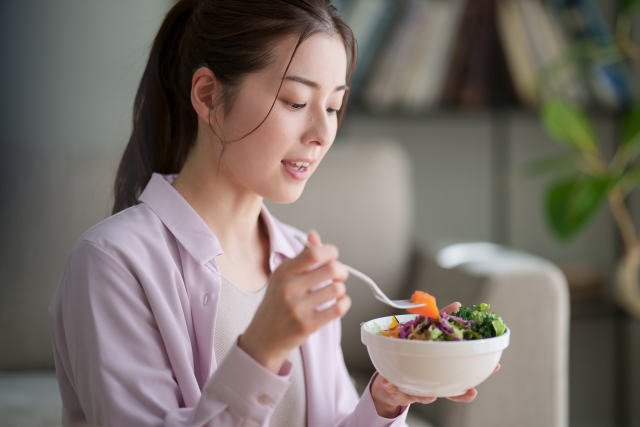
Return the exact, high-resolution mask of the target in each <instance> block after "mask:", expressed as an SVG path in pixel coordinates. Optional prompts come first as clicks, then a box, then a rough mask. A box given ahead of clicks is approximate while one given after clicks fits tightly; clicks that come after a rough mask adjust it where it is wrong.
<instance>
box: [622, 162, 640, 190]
mask: <svg viewBox="0 0 640 427" xmlns="http://www.w3.org/2000/svg"><path fill="white" fill-rule="evenodd" d="M619 184H620V187H621V188H622V190H623V191H624V192H625V193H626V194H628V193H630V192H631V191H632V190H633V189H634V188H635V187H636V186H638V185H640V165H637V166H635V167H634V168H632V169H629V170H628V171H627V172H625V174H624V175H622V178H620V182H619Z"/></svg>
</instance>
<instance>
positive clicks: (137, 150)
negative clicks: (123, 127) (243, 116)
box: [113, 0, 197, 214]
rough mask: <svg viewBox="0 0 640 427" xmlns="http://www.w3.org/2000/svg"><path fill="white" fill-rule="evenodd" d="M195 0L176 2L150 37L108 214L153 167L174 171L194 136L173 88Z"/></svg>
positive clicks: (128, 202) (191, 119)
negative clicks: (144, 66)
mask: <svg viewBox="0 0 640 427" xmlns="http://www.w3.org/2000/svg"><path fill="white" fill-rule="evenodd" d="M196 4H197V0H190V1H179V2H178V3H177V4H176V5H175V6H174V7H173V8H172V9H171V10H170V11H169V13H168V14H167V16H166V18H165V20H164V22H163V24H162V26H161V27H160V30H159V31H158V34H157V36H156V38H155V40H154V41H153V45H152V47H151V52H150V54H149V62H148V63H147V66H146V68H145V70H144V73H143V74H142V80H141V81H140V86H139V87H138V91H137V93H136V97H135V101H134V104H133V131H132V132H131V137H130V138H129V143H128V144H127V148H126V149H125V151H124V154H123V156H122V160H121V161H120V166H119V167H118V172H117V175H116V181H115V188H114V194H115V200H114V206H113V213H114V214H115V213H117V212H120V211H121V210H123V209H126V208H127V207H129V206H133V205H135V204H136V203H137V202H138V196H139V195H140V193H141V192H142V190H144V187H145V186H146V185H147V183H148V182H149V180H150V179H151V174H152V173H153V172H160V173H177V172H179V171H180V169H181V168H182V165H183V164H184V162H185V160H186V157H187V154H188V152H189V149H190V148H191V146H193V143H194V141H195V131H196V130H197V116H196V113H195V111H193V109H192V110H191V112H190V113H191V114H188V113H189V109H188V108H184V104H185V102H186V101H188V100H185V99H184V94H181V93H180V92H179V91H177V90H175V86H176V84H175V83H176V82H177V81H178V80H179V72H178V69H179V64H178V62H179V60H180V53H181V51H182V47H183V46H182V45H183V41H184V35H185V32H186V29H187V23H188V21H189V18H190V17H191V15H192V13H193V10H194V8H195V7H196Z"/></svg>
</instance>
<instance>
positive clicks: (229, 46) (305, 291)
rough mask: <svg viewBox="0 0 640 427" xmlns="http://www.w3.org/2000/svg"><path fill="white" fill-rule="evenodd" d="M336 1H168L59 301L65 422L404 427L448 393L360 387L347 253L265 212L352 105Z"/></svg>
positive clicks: (299, 183) (53, 311)
mask: <svg viewBox="0 0 640 427" xmlns="http://www.w3.org/2000/svg"><path fill="white" fill-rule="evenodd" d="M329 3H330V2H329V0H271V1H265V0H246V1H230V0H202V1H197V0H181V1H178V2H177V3H176V4H175V6H174V7H173V8H172V9H171V10H170V11H169V13H168V15H167V17H166V19H165V21H164V23H163V24H162V26H161V28H160V31H159V33H158V35H157V37H156V39H155V41H154V43H153V46H152V49H151V53H150V58H149V62H148V65H147V67H146V69H145V72H144V75H143V78H142V81H141V84H140V88H139V90H138V93H137V95H136V100H135V109H134V126H133V132H132V136H131V139H130V141H129V144H128V146H127V148H126V151H125V153H124V156H123V158H122V161H121V164H120V168H119V170H118V174H117V178H116V185H115V206H114V215H113V216H112V217H110V218H108V219H106V220H105V221H103V222H101V223H100V224H98V225H96V226H95V227H93V228H91V229H90V230H89V231H87V232H86V233H85V234H84V235H83V236H82V237H81V238H80V240H79V241H78V242H77V243H76V245H75V246H74V247H73V249H72V250H71V252H70V254H69V257H68V259H67V264H66V266H65V270H64V273H63V277H62V279H61V282H60V285H59V287H58V290H57V292H56V294H55V296H54V298H53V301H52V303H51V306H50V309H49V313H50V320H51V329H52V337H53V344H54V352H55V358H56V370H57V375H58V382H59V385H60V390H61V395H62V400H63V406H64V413H63V422H64V423H69V424H82V423H89V424H93V425H100V426H161V425H166V426H205V425H206V426H214V425H215V426H231V425H233V426H236V425H267V424H269V423H271V425H278V426H302V425H307V424H308V425H309V426H332V425H344V426H346V425H353V426H358V425H362V426H365V425H366V426H389V425H403V423H404V418H405V417H406V412H407V407H408V405H409V404H410V403H412V402H422V403H429V402H432V401H433V400H434V399H433V398H418V397H414V396H409V395H406V394H404V393H401V392H400V391H399V390H398V389H397V388H395V387H394V386H392V385H391V384H389V382H388V381H386V380H385V379H383V378H382V377H381V376H379V375H374V377H373V378H372V381H371V383H370V384H369V386H368V387H367V390H366V392H365V393H364V395H363V397H362V398H361V399H358V397H357V394H356V392H355V390H354V388H353V385H352V384H351V382H350V380H349V376H348V374H347V371H346V369H345V366H344V362H343V360H342V353H341V350H340V318H341V317H342V316H344V314H345V313H346V312H347V310H348V309H349V307H350V304H351V302H350V300H349V297H348V296H347V295H346V294H345V287H344V283H343V282H344V280H345V279H346V278H347V273H346V271H345V269H344V268H343V267H341V266H340V265H339V264H337V263H334V262H333V261H334V260H336V259H337V258H338V251H337V249H336V248H335V247H334V246H332V245H321V243H320V238H319V236H318V235H317V233H315V232H310V233H309V235H308V240H309V242H310V243H311V245H312V247H311V248H304V246H303V245H302V244H301V243H300V242H299V241H298V239H299V238H301V237H302V238H307V236H306V235H304V234H303V233H301V232H299V231H298V230H295V229H293V228H292V227H289V226H286V225H284V224H282V223H280V222H278V221H277V220H276V219H274V218H273V217H272V216H271V215H270V214H269V212H268V211H267V210H266V208H265V207H264V205H263V204H262V201H263V199H264V198H267V199H270V200H273V201H275V202H278V203H290V202H293V201H295V200H296V199H297V198H298V197H299V196H300V194H301V192H302V190H303V188H304V185H305V182H306V180H307V179H308V177H309V176H310V175H311V174H312V173H313V171H314V170H315V169H316V168H317V166H318V164H319V162H320V161H321V160H322V158H323V156H324V155H325V153H326V152H327V150H328V149H329V147H330V146H331V144H332V142H333V140H334V138H335V135H336V130H337V127H338V125H339V123H340V121H341V119H342V117H343V115H344V110H343V105H344V104H345V103H346V99H347V95H346V94H347V91H348V86H347V85H348V84H349V83H350V81H351V77H352V74H353V69H354V64H355V54H354V45H355V40H354V38H353V34H352V32H351V30H350V29H349V28H348V27H347V26H346V25H345V24H344V22H343V21H342V20H341V19H340V17H339V16H338V15H337V12H336V10H335V8H334V7H333V6H331V5H330V4H329ZM347 54H348V55H349V58H350V61H349V62H350V65H349V66H348V61H347ZM345 77H346V79H345ZM138 202H139V203H138ZM319 285H321V286H319ZM455 308H456V305H452V306H450V307H449V309H450V310H451V309H455ZM475 393H476V392H475V390H470V391H469V392H468V393H467V394H465V395H464V396H461V397H459V398H456V399H455V400H459V401H471V400H473V398H474V396H475Z"/></svg>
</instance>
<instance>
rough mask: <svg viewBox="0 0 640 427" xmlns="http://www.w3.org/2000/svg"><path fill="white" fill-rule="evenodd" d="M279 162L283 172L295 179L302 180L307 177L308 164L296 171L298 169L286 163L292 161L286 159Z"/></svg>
mask: <svg viewBox="0 0 640 427" xmlns="http://www.w3.org/2000/svg"><path fill="white" fill-rule="evenodd" d="M281 163H282V167H283V168H284V170H285V172H287V173H288V174H289V175H290V176H291V177H292V178H293V179H295V180H296V181H304V180H305V179H307V178H309V167H308V166H307V167H306V168H304V170H302V171H298V170H295V169H292V168H291V167H290V166H289V165H288V164H287V163H294V162H288V161H285V160H283V161H282V162H281Z"/></svg>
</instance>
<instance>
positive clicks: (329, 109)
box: [327, 108, 340, 114]
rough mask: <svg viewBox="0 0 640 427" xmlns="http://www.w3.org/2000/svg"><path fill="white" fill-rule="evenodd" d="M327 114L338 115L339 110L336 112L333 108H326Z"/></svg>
mask: <svg viewBox="0 0 640 427" xmlns="http://www.w3.org/2000/svg"><path fill="white" fill-rule="evenodd" d="M327 113H329V114H336V113H338V114H340V110H336V109H333V108H327Z"/></svg>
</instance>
